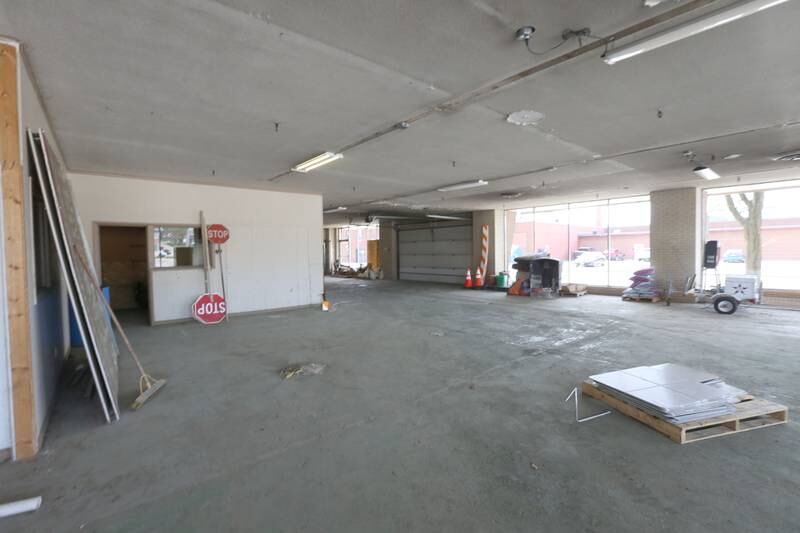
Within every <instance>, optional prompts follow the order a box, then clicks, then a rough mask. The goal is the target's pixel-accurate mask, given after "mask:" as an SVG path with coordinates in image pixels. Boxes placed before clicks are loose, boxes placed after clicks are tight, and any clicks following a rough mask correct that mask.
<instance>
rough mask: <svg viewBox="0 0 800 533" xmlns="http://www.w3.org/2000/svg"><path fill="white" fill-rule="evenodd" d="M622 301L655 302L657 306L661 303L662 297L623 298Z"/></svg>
mask: <svg viewBox="0 0 800 533" xmlns="http://www.w3.org/2000/svg"><path fill="white" fill-rule="evenodd" d="M622 299H623V300H624V301H626V302H653V303H654V304H657V303H658V302H660V301H661V296H623V297H622Z"/></svg>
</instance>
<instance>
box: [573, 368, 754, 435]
mask: <svg viewBox="0 0 800 533" xmlns="http://www.w3.org/2000/svg"><path fill="white" fill-rule="evenodd" d="M589 377H590V378H591V379H592V380H594V381H595V382H596V383H597V387H598V388H599V389H600V390H602V391H604V392H606V393H608V394H610V395H612V396H615V397H617V398H619V399H621V400H623V401H625V402H627V403H629V404H631V405H634V406H636V407H638V408H639V409H641V410H643V411H645V412H646V413H649V414H651V415H653V416H657V417H659V418H661V419H664V420H667V421H669V422H673V423H676V424H681V423H684V422H692V421H695V420H702V419H705V418H711V417H715V416H721V415H726V414H730V413H733V412H734V407H733V404H735V403H737V402H738V401H740V399H741V397H742V396H744V395H746V394H747V392H745V391H743V390H742V389H738V388H736V387H732V386H730V385H728V384H727V383H725V382H724V381H723V380H722V379H721V378H720V377H719V376H717V375H715V374H710V373H708V372H703V371H701V370H695V369H693V368H689V367H685V366H682V365H675V364H672V363H664V364H660V365H654V366H637V367H634V368H628V369H625V370H617V371H615V372H606V373H604V374H597V375H594V376H589Z"/></svg>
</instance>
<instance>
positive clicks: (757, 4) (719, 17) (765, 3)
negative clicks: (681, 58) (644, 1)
mask: <svg viewBox="0 0 800 533" xmlns="http://www.w3.org/2000/svg"><path fill="white" fill-rule="evenodd" d="M788 1H789V0H746V1H744V2H738V3H736V4H733V5H732V6H730V7H727V8H724V9H720V10H718V11H714V12H713V13H710V14H708V15H706V16H705V17H700V18H698V19H695V20H692V21H689V22H687V23H686V24H681V25H679V26H676V27H674V28H670V29H668V30H665V31H662V32H660V33H656V34H655V35H652V36H650V37H646V38H644V39H642V40H640V41H636V42H635V43H632V44H629V45H627V46H623V47H621V48H618V49H617V50H614V51H613V52H609V53H607V54H606V55H605V57H604V58H603V61H605V62H606V63H608V64H609V65H613V64H614V63H619V62H620V61H623V60H625V59H629V58H631V57H634V56H638V55H639V54H643V53H645V52H650V51H651V50H655V49H656V48H661V47H662V46H666V45H668V44H672V43H674V42H676V41H680V40H681V39H686V38H687V37H691V36H692V35H697V34H698V33H702V32H704V31H708V30H710V29H713V28H716V27H718V26H722V25H723V24H727V23H729V22H733V21H734V20H739V19H740V18H743V17H746V16H748V15H753V14H754V13H758V12H759V11H763V10H765V9H769V8H771V7H774V6H777V5H778V4H783V3H785V2H788Z"/></svg>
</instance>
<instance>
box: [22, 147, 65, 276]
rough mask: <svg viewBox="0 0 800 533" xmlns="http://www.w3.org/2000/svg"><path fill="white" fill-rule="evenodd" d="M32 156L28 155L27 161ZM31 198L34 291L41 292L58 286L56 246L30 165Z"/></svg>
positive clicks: (39, 187) (35, 176) (42, 199)
mask: <svg viewBox="0 0 800 533" xmlns="http://www.w3.org/2000/svg"><path fill="white" fill-rule="evenodd" d="M29 150H30V147H29ZM32 158H33V156H32V155H31V154H29V159H30V160H32ZM30 171H31V178H30V179H31V197H32V199H33V209H32V214H33V270H34V273H35V275H36V290H37V291H42V290H47V289H50V288H52V287H53V286H55V285H57V284H58V279H59V275H60V271H59V265H58V255H57V252H56V244H55V241H54V240H53V234H52V230H51V228H50V221H49V220H48V218H47V208H46V206H45V204H44V197H43V196H42V189H41V186H40V185H39V177H38V176H37V175H36V168H35V165H31V168H30Z"/></svg>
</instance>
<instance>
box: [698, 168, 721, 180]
mask: <svg viewBox="0 0 800 533" xmlns="http://www.w3.org/2000/svg"><path fill="white" fill-rule="evenodd" d="M692 172H694V173H695V174H696V175H698V176H700V177H701V178H703V179H704V180H718V179H720V178H721V177H722V176H720V175H719V174H717V173H716V172H714V171H713V170H711V169H710V168H708V167H707V166H704V165H700V166H699V167H694V169H693V170H692Z"/></svg>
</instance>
